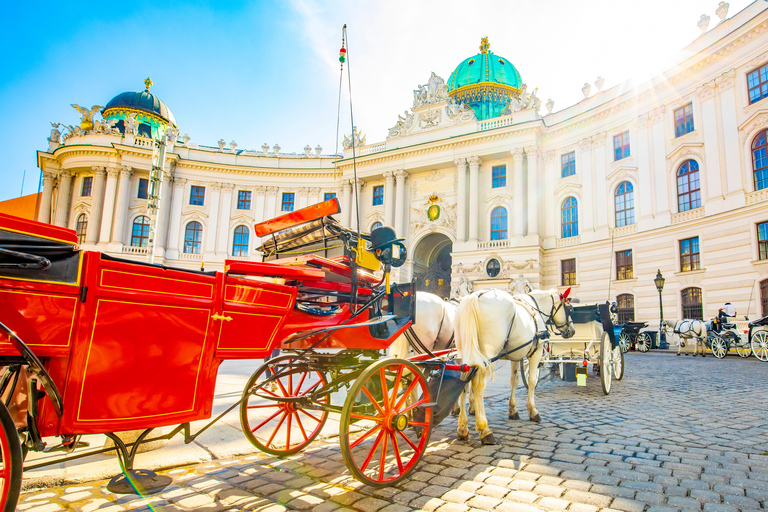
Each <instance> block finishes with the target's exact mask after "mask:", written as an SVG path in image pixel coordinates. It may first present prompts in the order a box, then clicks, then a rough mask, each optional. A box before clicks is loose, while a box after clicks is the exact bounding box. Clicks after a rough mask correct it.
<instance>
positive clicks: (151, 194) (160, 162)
mask: <svg viewBox="0 0 768 512" xmlns="http://www.w3.org/2000/svg"><path fill="white" fill-rule="evenodd" d="M164 173H165V137H162V138H161V139H160V140H159V141H157V142H156V143H155V145H154V149H153V151H152V170H151V171H149V184H148V185H149V187H148V189H149V190H148V194H147V214H148V216H149V238H148V240H147V262H148V263H154V262H155V242H156V240H155V234H156V233H157V222H158V217H159V216H158V214H157V211H158V209H159V207H160V199H161V197H162V193H163V174H164Z"/></svg>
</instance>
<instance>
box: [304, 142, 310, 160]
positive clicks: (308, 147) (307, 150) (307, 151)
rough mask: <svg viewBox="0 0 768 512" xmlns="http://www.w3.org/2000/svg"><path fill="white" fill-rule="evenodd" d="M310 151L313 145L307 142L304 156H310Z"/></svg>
mask: <svg viewBox="0 0 768 512" xmlns="http://www.w3.org/2000/svg"><path fill="white" fill-rule="evenodd" d="M310 153H312V146H310V145H309V144H307V145H306V146H304V156H305V157H307V158H309V154H310Z"/></svg>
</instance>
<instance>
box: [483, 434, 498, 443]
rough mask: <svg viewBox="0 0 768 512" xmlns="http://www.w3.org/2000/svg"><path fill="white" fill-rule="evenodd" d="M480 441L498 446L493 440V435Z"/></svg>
mask: <svg viewBox="0 0 768 512" xmlns="http://www.w3.org/2000/svg"><path fill="white" fill-rule="evenodd" d="M480 441H481V442H482V443H483V444H496V441H495V440H494V439H493V434H488V435H487V436H485V437H481V438H480Z"/></svg>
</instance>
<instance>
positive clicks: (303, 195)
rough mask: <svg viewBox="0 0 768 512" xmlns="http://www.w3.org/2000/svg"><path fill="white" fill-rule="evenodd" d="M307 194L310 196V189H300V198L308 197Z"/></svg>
mask: <svg viewBox="0 0 768 512" xmlns="http://www.w3.org/2000/svg"><path fill="white" fill-rule="evenodd" d="M307 194H309V189H308V188H307V187H301V188H300V189H299V197H307Z"/></svg>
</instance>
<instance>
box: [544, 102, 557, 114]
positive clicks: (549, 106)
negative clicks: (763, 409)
mask: <svg viewBox="0 0 768 512" xmlns="http://www.w3.org/2000/svg"><path fill="white" fill-rule="evenodd" d="M545 107H547V114H551V113H552V109H553V108H555V102H554V100H553V99H552V98H549V99H548V100H547V103H546V105H545Z"/></svg>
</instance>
